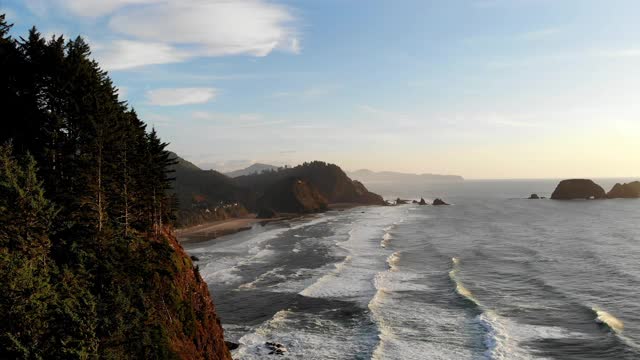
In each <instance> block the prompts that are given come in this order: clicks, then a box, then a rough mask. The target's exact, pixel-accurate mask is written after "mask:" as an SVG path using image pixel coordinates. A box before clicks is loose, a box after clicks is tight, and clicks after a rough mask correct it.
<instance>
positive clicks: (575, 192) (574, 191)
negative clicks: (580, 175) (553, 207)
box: [551, 179, 607, 200]
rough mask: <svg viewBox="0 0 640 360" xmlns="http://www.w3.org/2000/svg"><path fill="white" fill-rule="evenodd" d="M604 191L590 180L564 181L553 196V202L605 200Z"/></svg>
mask: <svg viewBox="0 0 640 360" xmlns="http://www.w3.org/2000/svg"><path fill="white" fill-rule="evenodd" d="M606 197H607V195H606V193H605V191H604V189H603V188H602V187H601V186H600V185H598V184H596V183H595V182H593V180H589V179H569V180H562V181H560V183H559V184H558V186H557V187H556V189H555V190H554V192H553V194H551V199H553V200H575V199H605V198H606Z"/></svg>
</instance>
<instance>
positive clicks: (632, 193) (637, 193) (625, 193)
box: [607, 181, 640, 199]
mask: <svg viewBox="0 0 640 360" xmlns="http://www.w3.org/2000/svg"><path fill="white" fill-rule="evenodd" d="M607 198H609V199H637V198H640V181H634V182H630V183H628V184H619V183H618V184H615V185H614V186H613V188H612V189H611V191H609V192H608V193H607Z"/></svg>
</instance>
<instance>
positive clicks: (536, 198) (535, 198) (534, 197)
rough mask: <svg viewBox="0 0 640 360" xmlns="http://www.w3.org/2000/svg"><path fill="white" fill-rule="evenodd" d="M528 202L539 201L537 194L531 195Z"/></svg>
mask: <svg viewBox="0 0 640 360" xmlns="http://www.w3.org/2000/svg"><path fill="white" fill-rule="evenodd" d="M529 200H540V196H538V194H531V196H529Z"/></svg>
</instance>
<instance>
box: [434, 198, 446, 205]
mask: <svg viewBox="0 0 640 360" xmlns="http://www.w3.org/2000/svg"><path fill="white" fill-rule="evenodd" d="M433 205H434V206H442V205H449V204H447V203H446V202H444V201H443V200H442V199H435V200H433Z"/></svg>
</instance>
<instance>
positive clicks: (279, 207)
mask: <svg viewBox="0 0 640 360" xmlns="http://www.w3.org/2000/svg"><path fill="white" fill-rule="evenodd" d="M258 203H259V204H260V207H261V208H263V209H270V210H274V211H276V212H283V213H303V214H304V213H314V212H320V211H325V210H327V207H328V206H327V200H326V199H325V198H324V196H322V194H320V192H319V191H318V189H317V188H316V187H315V186H313V184H311V183H309V182H308V181H306V180H303V179H300V178H295V177H291V178H286V179H283V180H280V181H278V182H276V183H275V184H273V185H271V186H270V187H269V188H268V189H267V191H266V192H265V195H264V196H263V197H262V198H261V199H260V200H259V201H258Z"/></svg>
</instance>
